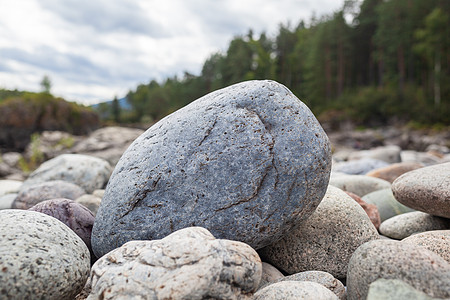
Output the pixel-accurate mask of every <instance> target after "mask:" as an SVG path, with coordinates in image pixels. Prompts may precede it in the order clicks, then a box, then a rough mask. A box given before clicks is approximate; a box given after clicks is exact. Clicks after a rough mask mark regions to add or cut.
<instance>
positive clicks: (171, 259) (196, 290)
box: [87, 227, 262, 300]
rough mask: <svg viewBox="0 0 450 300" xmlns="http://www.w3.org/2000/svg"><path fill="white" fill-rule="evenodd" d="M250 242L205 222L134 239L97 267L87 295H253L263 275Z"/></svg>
mask: <svg viewBox="0 0 450 300" xmlns="http://www.w3.org/2000/svg"><path fill="white" fill-rule="evenodd" d="M261 273H262V266H261V260H260V259H259V256H258V254H257V253H256V251H255V250H253V249H252V248H251V247H250V246H248V245H246V244H244V243H241V242H237V241H230V240H221V239H215V238H214V237H213V236H212V235H211V233H210V232H209V231H207V230H206V229H204V228H201V227H189V228H185V229H182V230H179V231H176V232H174V233H172V234H170V235H169V236H167V237H165V238H164V239H162V240H153V241H131V242H128V243H126V244H124V245H123V246H122V247H120V248H118V249H115V250H113V251H112V252H110V253H108V254H107V255H105V256H103V257H102V258H100V259H99V260H98V261H97V262H96V263H95V264H94V265H93V267H92V271H91V283H92V286H91V288H92V290H91V293H90V294H89V297H88V298H87V299H89V300H91V299H249V300H250V299H251V295H252V294H253V292H254V291H256V289H257V287H258V285H259V281H260V279H261Z"/></svg>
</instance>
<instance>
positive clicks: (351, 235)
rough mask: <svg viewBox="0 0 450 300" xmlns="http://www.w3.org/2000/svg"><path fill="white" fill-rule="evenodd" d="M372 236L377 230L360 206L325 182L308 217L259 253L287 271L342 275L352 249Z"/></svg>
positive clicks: (344, 273) (375, 234) (376, 234)
mask: <svg viewBox="0 0 450 300" xmlns="http://www.w3.org/2000/svg"><path fill="white" fill-rule="evenodd" d="M373 239H378V232H377V230H376V229H375V227H374V226H373V224H372V222H370V219H369V217H368V216H367V214H366V213H365V212H364V210H363V209H362V208H361V206H360V205H359V204H358V203H356V202H355V201H354V200H353V199H352V198H350V196H348V195H347V194H346V193H344V192H343V191H342V190H340V189H338V188H336V187H333V186H329V187H328V190H327V193H326V194H325V197H324V198H323V200H322V202H321V203H320V204H319V206H318V207H317V209H316V211H315V212H314V213H313V214H312V215H311V217H309V218H308V220H306V221H304V222H303V223H301V224H300V225H299V226H298V227H297V228H295V229H293V230H291V231H289V232H288V233H287V234H286V235H285V236H284V237H283V238H282V239H281V240H279V241H277V242H275V243H273V244H271V245H269V246H267V247H265V248H263V249H261V250H260V251H259V253H260V255H261V257H263V258H264V259H265V260H266V261H268V262H270V263H272V264H273V265H274V266H276V267H278V268H279V269H281V270H284V271H285V272H286V273H288V274H293V273H298V272H302V271H310V270H317V271H325V272H328V273H330V274H332V275H333V276H334V277H336V278H345V276H346V273H347V264H348V261H349V259H350V256H351V255H352V253H353V251H355V250H356V248H358V247H359V246H360V245H361V244H363V243H365V242H367V241H370V240H373Z"/></svg>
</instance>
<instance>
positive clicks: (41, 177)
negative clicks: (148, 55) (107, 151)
mask: <svg viewBox="0 0 450 300" xmlns="http://www.w3.org/2000/svg"><path fill="white" fill-rule="evenodd" d="M110 174H111V166H110V165H109V163H108V162H107V161H105V160H103V159H100V158H96V157H92V156H87V155H82V154H63V155H59V156H57V157H55V158H53V159H50V160H48V161H46V162H44V163H43V164H42V165H40V166H39V168H37V169H36V170H35V171H34V172H33V173H31V174H30V176H29V177H28V179H27V180H25V181H24V183H23V186H22V187H21V189H25V188H28V187H30V186H32V185H35V184H38V183H42V182H45V181H51V180H64V181H68V182H71V183H74V184H77V185H79V186H80V187H82V188H83V189H84V190H85V191H86V192H87V193H92V192H93V191H94V190H96V189H100V188H103V187H104V186H105V184H106V183H107V182H108V179H109V175H110Z"/></svg>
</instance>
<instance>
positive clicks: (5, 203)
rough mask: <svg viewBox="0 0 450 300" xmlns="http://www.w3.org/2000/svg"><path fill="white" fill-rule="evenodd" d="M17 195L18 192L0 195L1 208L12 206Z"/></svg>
mask: <svg viewBox="0 0 450 300" xmlns="http://www.w3.org/2000/svg"><path fill="white" fill-rule="evenodd" d="M17 195H18V194H16V193H14V194H6V195H3V196H0V210H1V209H10V208H12V204H13V202H14V199H16V197H17Z"/></svg>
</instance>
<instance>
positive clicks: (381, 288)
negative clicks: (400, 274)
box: [366, 278, 438, 300]
mask: <svg viewBox="0 0 450 300" xmlns="http://www.w3.org/2000/svg"><path fill="white" fill-rule="evenodd" d="M381 299H383V300H397V299H414V300H432V299H438V298H433V297H430V296H428V295H427V294H425V293H423V292H421V291H418V290H416V289H415V288H413V287H412V286H410V285H409V284H407V283H405V282H403V281H401V280H398V279H383V278H380V279H378V280H376V281H374V282H372V283H371V284H370V285H369V292H368V294H367V299H366V300H381Z"/></svg>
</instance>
